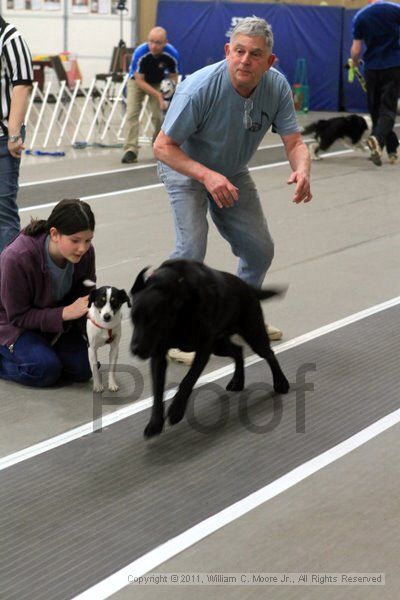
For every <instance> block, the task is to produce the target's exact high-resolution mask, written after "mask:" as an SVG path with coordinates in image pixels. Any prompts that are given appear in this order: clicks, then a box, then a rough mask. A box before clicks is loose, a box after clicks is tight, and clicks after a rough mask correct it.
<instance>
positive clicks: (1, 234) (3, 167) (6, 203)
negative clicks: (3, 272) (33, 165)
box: [0, 135, 21, 252]
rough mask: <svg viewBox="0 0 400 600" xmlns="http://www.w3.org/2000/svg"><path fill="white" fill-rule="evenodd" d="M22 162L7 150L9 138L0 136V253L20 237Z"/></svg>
mask: <svg viewBox="0 0 400 600" xmlns="http://www.w3.org/2000/svg"><path fill="white" fill-rule="evenodd" d="M20 163H21V160H20V159H19V158H14V157H13V156H11V154H10V153H9V151H8V148H7V136H5V135H3V136H0V252H1V251H2V250H3V248H4V246H6V245H7V244H8V243H9V242H11V240H13V239H14V238H15V236H17V235H18V233H19V230H20V220H19V215H18V208H17V193H18V177H19V166H20Z"/></svg>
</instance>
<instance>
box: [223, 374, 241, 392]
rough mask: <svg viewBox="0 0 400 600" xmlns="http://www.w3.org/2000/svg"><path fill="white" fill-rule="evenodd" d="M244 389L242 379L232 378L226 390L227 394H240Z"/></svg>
mask: <svg viewBox="0 0 400 600" xmlns="http://www.w3.org/2000/svg"><path fill="white" fill-rule="evenodd" d="M243 388H244V379H243V377H232V379H231V380H230V382H229V383H228V385H227V386H226V389H227V390H228V392H241V391H242V390H243Z"/></svg>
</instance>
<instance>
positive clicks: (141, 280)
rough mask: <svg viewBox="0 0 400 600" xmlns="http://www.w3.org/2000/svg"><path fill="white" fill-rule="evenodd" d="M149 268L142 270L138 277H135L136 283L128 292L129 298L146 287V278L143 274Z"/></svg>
mask: <svg viewBox="0 0 400 600" xmlns="http://www.w3.org/2000/svg"><path fill="white" fill-rule="evenodd" d="M149 268H150V267H145V268H144V269H142V270H141V271H140V273H139V275H138V276H137V277H136V281H135V283H134V284H133V286H132V288H131V291H130V294H131V296H134V295H135V294H137V293H138V292H141V291H142V290H143V289H144V288H145V287H146V281H147V278H146V277H145V273H146V271H148V270H149Z"/></svg>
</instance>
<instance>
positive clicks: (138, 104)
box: [121, 27, 179, 163]
mask: <svg viewBox="0 0 400 600" xmlns="http://www.w3.org/2000/svg"><path fill="white" fill-rule="evenodd" d="M178 73H179V53H178V51H177V50H176V48H174V46H172V45H171V44H169V43H168V40H167V32H166V31H165V29H163V27H153V29H152V30H151V31H150V33H149V37H148V40H147V42H145V43H144V44H141V45H140V46H138V47H137V48H136V50H135V52H134V53H133V56H132V62H131V66H130V69H129V79H128V83H127V107H126V135H125V144H124V151H125V154H124V156H123V157H122V161H121V162H123V163H134V162H136V161H137V159H138V154H139V143H138V140H139V115H140V111H141V109H142V105H143V102H144V100H145V98H146V96H148V98H149V108H150V112H151V115H152V118H151V120H152V125H153V131H154V133H153V142H154V140H155V138H156V137H157V135H158V132H159V131H160V128H161V122H162V116H161V111H163V110H166V109H167V106H166V103H165V101H164V98H163V95H162V93H161V91H160V83H161V81H162V80H163V79H165V78H169V79H172V81H173V82H174V83H175V84H176V83H177V78H178Z"/></svg>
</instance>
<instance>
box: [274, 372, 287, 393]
mask: <svg viewBox="0 0 400 600" xmlns="http://www.w3.org/2000/svg"><path fill="white" fill-rule="evenodd" d="M289 388H290V385H289V382H288V380H287V379H286V377H285V376H284V377H283V379H280V380H279V381H275V382H274V390H275V392H276V393H277V394H287V393H288V391H289Z"/></svg>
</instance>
